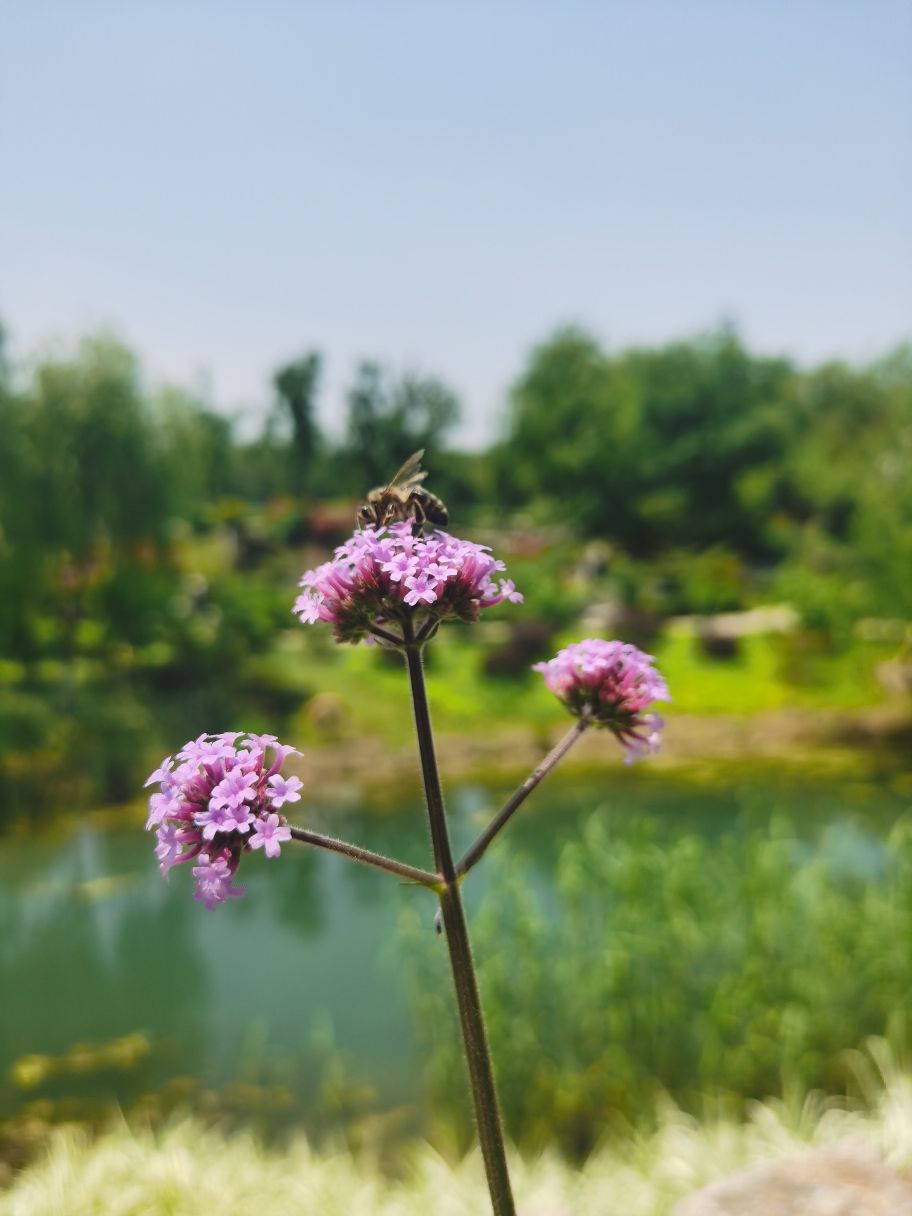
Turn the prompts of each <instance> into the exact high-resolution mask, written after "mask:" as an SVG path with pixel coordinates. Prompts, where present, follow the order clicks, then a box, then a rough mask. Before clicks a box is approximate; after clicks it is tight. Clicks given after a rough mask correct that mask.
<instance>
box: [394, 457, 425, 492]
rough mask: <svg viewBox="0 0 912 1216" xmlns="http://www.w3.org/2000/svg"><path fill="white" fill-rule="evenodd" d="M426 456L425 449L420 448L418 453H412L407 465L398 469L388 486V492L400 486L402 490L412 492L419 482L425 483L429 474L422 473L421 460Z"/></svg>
mask: <svg viewBox="0 0 912 1216" xmlns="http://www.w3.org/2000/svg"><path fill="white" fill-rule="evenodd" d="M423 455H424V448H419V449H418V451H417V452H412V454H411V456H409V458H408V460H407V461H406V462H405V464H404V465H403V466H402V467H401V468H400V469H397V470H396V472H395V473H394V474H393V476H392V477H391V478H390V480H389V484H388V485H387V486H386V489H387V490H391V489H392V488H393V486H398V487H399V488H400V489H401V490H411V489H412V487H413V486H417V485H418V483H419V482H422V481H424V479H425V477H427V473H422V471H421V458H422V456H423Z"/></svg>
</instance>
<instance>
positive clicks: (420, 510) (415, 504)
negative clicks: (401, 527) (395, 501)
mask: <svg viewBox="0 0 912 1216" xmlns="http://www.w3.org/2000/svg"><path fill="white" fill-rule="evenodd" d="M405 505H406V506H407V507H408V509H409V510H410V511H411V512H412V513H413V515H414V517H415V518H414V520H413V521H412V535H413V536H421V535H422V533H423V531H424V525H425V522H426V520H427V512H426V511H425V509H424V503H423V502H422V501H421V498H420V497H419V496H418V495H417V494H416V493H415V491H414V490H413V491H412V492H411V494H409V496H408V498H407V499H406V504H405Z"/></svg>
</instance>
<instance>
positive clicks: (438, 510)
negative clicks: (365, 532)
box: [358, 448, 450, 536]
mask: <svg viewBox="0 0 912 1216" xmlns="http://www.w3.org/2000/svg"><path fill="white" fill-rule="evenodd" d="M423 455H424V448H419V450H418V451H417V452H413V453H412V455H411V456H409V458H408V460H407V461H406V462H405V464H404V465H403V466H402V467H401V468H400V469H398V470H397V471H396V473H394V474H393V476H392V477H391V478H390V480H389V482H388V483H387V484H386V485H385V486H378V487H377V488H376V489H375V490H371V491H370V493H369V494H368V496H367V502H365V503H364V505H363V506H362V507H361V508H360V509H359V511H358V523H359V524H366V525H369V526H372V527H375V528H383V527H385V526H386V525H387V524H392V523H398V522H399V521H400V520H406V519H411V520H413V521H414V523H413V525H412V527H413V530H414V532H415V534H416V536H417V535H420V533H421V529H422V528H423V527H424V524H425V523H426V522H427V523H432V524H438V525H439V526H440V527H445V526H446V524H447V523H448V522H449V519H450V514H449V511H447V509H446V504H445V503H443V502H441V500H440V499H439V498H438V497H437V495H436V494H432V493H431V492H430V490H426V489H425V488H424V486H422V485H421V482H422V481H424V479H425V477H427V473H424V472H422V470H421V458H422V456H423Z"/></svg>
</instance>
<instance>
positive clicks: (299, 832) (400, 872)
mask: <svg viewBox="0 0 912 1216" xmlns="http://www.w3.org/2000/svg"><path fill="white" fill-rule="evenodd" d="M290 826H291V825H289V827H290ZM291 838H292V840H299V841H301V843H302V844H312V845H315V846H316V848H318V849H328V850H329V851H330V852H331V853H341V854H342V855H343V856H344V857H351V858H352V860H353V861H361V862H363V863H364V864H365V865H367V866H373V867H374V869H376V870H386V872H387V873H388V874H396V875H397V876H398V877H399V878H405V879H407V880H408V881H409V882H417V883H420V884H421V885H422V886H423V887H431V888H432V889H433V890H438V889H439V887H440V875H439V874H431V872H430V871H429V870H419V869H418V868H417V867H415V866H407V865H405V864H404V863H403V862H401V861H395V860H394V859H393V858H392V857H384V856H383V854H382V853H372V852H371V851H370V849H362V848H359V847H358V845H356V844H348V842H347V841H345V840H336V838H335V837H334V836H324V835H323V834H322V832H311V831H310V830H309V829H308V828H294V827H292V828H291Z"/></svg>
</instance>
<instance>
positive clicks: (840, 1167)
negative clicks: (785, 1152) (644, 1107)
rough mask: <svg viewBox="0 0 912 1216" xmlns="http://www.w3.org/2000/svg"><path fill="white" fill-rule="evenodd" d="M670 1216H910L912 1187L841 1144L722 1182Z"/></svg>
mask: <svg viewBox="0 0 912 1216" xmlns="http://www.w3.org/2000/svg"><path fill="white" fill-rule="evenodd" d="M671 1216H912V1183H910V1182H909V1181H908V1180H907V1179H906V1178H903V1177H901V1176H900V1175H899V1174H896V1173H894V1172H893V1171H892V1170H891V1169H888V1168H887V1167H886V1166H885V1165H884V1164H883V1163H882V1162H881V1161H880V1160H879V1159H878V1158H877V1157H876V1156H875V1155H874V1154H873V1153H871V1152H870V1151H868V1150H866V1149H864V1148H861V1147H859V1146H857V1145H841V1146H837V1147H834V1148H832V1149H820V1150H816V1151H812V1152H808V1153H806V1154H804V1155H803V1156H801V1157H796V1158H792V1159H791V1160H786V1161H773V1162H769V1163H767V1164H765V1165H756V1166H752V1167H751V1168H750V1169H746V1170H742V1171H741V1172H740V1173H737V1174H731V1175H729V1177H727V1178H720V1179H718V1180H717V1181H716V1182H713V1183H710V1185H709V1186H705V1187H703V1188H702V1189H701V1190H699V1191H695V1192H694V1194H692V1195H688V1196H687V1198H686V1199H682V1200H681V1201H680V1203H678V1204H677V1205H676V1206H675V1207H674V1209H673V1210H672V1214H671Z"/></svg>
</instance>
